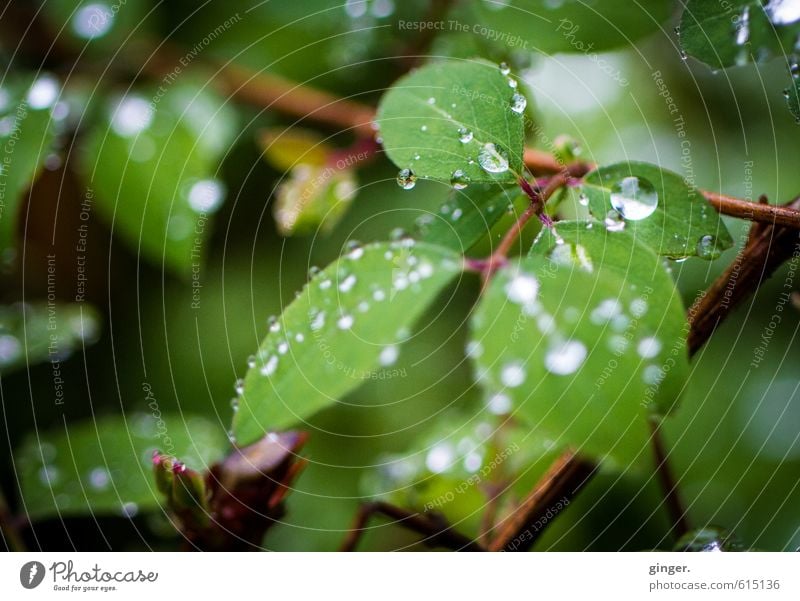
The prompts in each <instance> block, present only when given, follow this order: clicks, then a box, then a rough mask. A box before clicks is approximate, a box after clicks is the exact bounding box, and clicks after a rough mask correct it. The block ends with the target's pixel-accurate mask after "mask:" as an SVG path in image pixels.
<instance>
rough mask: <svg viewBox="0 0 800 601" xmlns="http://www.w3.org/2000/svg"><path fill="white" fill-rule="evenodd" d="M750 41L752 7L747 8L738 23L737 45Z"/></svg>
mask: <svg viewBox="0 0 800 601" xmlns="http://www.w3.org/2000/svg"><path fill="white" fill-rule="evenodd" d="M749 40H750V7H749V6H745V7H744V10H743V11H742V14H741V15H739V18H738V19H737V21H736V43H737V44H738V45H739V46H742V45H744V44H746V43H747V42H748V41H749Z"/></svg>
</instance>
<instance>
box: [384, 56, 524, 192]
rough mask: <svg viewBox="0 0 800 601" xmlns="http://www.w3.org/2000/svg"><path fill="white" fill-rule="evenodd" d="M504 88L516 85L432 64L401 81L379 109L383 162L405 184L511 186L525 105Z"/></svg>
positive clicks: (494, 75) (466, 66) (459, 64)
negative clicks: (408, 176) (407, 174)
mask: <svg viewBox="0 0 800 601" xmlns="http://www.w3.org/2000/svg"><path fill="white" fill-rule="evenodd" d="M509 82H511V83H513V84H514V85H516V80H513V79H511V78H509V77H508V76H507V75H504V74H503V73H502V72H501V70H500V68H499V67H498V66H497V65H495V64H492V63H488V62H486V61H482V60H472V61H445V62H438V63H434V64H430V65H426V66H425V67H422V68H420V69H418V70H416V71H414V72H412V73H411V74H409V75H406V76H405V77H402V78H401V79H400V80H398V81H397V83H395V84H394V86H392V88H391V89H390V90H389V91H388V92H387V93H386V95H384V97H383V98H382V99H381V103H380V106H379V107H378V117H377V122H378V125H379V127H380V136H381V138H382V139H383V147H384V149H385V150H386V153H387V154H388V155H389V158H390V159H391V160H392V161H393V162H394V164H395V165H397V166H398V167H399V168H400V169H408V170H410V171H411V172H412V173H413V176H412V178H413V177H414V176H416V177H422V178H425V179H433V180H438V181H444V182H450V181H451V180H453V178H454V176H455V179H456V180H458V182H457V183H458V185H464V184H468V183H480V182H513V181H515V180H516V175H515V174H518V173H520V172H521V170H522V152H523V129H524V128H523V115H522V112H518V110H519V108H520V107H523V105H524V99H523V100H520V99H521V98H523V97H522V96H521V95H520V93H519V92H518V91H517V89H516V88H514V87H511V85H509ZM515 102H516V104H515ZM512 107H516V108H517V110H516V111H515V110H513V108H512ZM523 112H524V111H523ZM398 181H399V180H398ZM410 184H411V185H413V179H412V180H411V182H410Z"/></svg>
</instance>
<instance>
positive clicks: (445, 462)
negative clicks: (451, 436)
mask: <svg viewBox="0 0 800 601" xmlns="http://www.w3.org/2000/svg"><path fill="white" fill-rule="evenodd" d="M453 459H454V453H453V448H452V446H451V445H449V444H447V443H439V444H437V445H436V446H434V447H433V448H432V449H431V450H430V451H428V455H427V456H426V457H425V467H427V468H428V469H429V470H430V471H431V472H433V473H434V474H441V473H442V472H443V471H445V470H446V469H447V468H448V467H450V464H451V463H453Z"/></svg>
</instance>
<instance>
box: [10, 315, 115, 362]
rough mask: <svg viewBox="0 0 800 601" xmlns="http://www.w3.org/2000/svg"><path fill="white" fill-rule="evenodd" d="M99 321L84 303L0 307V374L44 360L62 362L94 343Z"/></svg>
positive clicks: (97, 333)
mask: <svg viewBox="0 0 800 601" xmlns="http://www.w3.org/2000/svg"><path fill="white" fill-rule="evenodd" d="M99 321H100V320H99V317H98V315H97V313H96V312H95V310H94V309H93V308H92V307H91V306H89V305H84V304H77V303H76V304H52V305H47V304H44V303H40V304H29V303H17V304H14V305H7V306H0V375H6V374H9V373H11V372H13V371H15V370H17V369H22V368H24V367H25V366H26V365H35V364H36V363H41V362H42V361H46V360H50V361H52V362H53V363H60V362H61V361H64V360H65V359H67V358H68V357H69V356H70V355H71V354H72V353H73V352H74V351H76V350H78V349H80V348H82V347H83V346H84V345H88V344H92V343H93V342H95V341H96V340H97V338H98V335H99V333H100V323H99Z"/></svg>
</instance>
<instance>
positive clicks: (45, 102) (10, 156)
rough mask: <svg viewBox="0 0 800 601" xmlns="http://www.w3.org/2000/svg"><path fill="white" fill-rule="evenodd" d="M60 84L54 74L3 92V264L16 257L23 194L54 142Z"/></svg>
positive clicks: (0, 213) (0, 129)
mask: <svg viewBox="0 0 800 601" xmlns="http://www.w3.org/2000/svg"><path fill="white" fill-rule="evenodd" d="M60 92H61V84H60V83H59V82H58V81H57V80H56V79H55V78H54V77H52V76H51V75H46V74H44V75H41V76H39V77H38V78H36V79H34V80H33V81H26V82H25V84H22V83H21V82H14V83H11V84H10V85H8V84H6V85H4V86H3V89H0V263H2V264H4V265H9V264H10V263H11V262H13V260H14V258H15V256H16V251H15V249H16V244H17V240H16V232H17V225H18V222H19V212H20V209H21V208H22V206H24V202H23V201H24V194H25V192H27V191H28V189H29V188H30V186H31V184H32V183H33V181H34V180H35V179H36V178H37V177H38V175H39V173H40V172H41V170H42V167H43V165H44V162H45V159H46V158H47V156H48V155H49V154H50V153H51V152H52V149H53V145H54V141H55V120H54V118H53V117H52V115H51V110H52V108H53V106H54V105H55V102H56V100H57V98H58V96H59V94H60Z"/></svg>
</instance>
